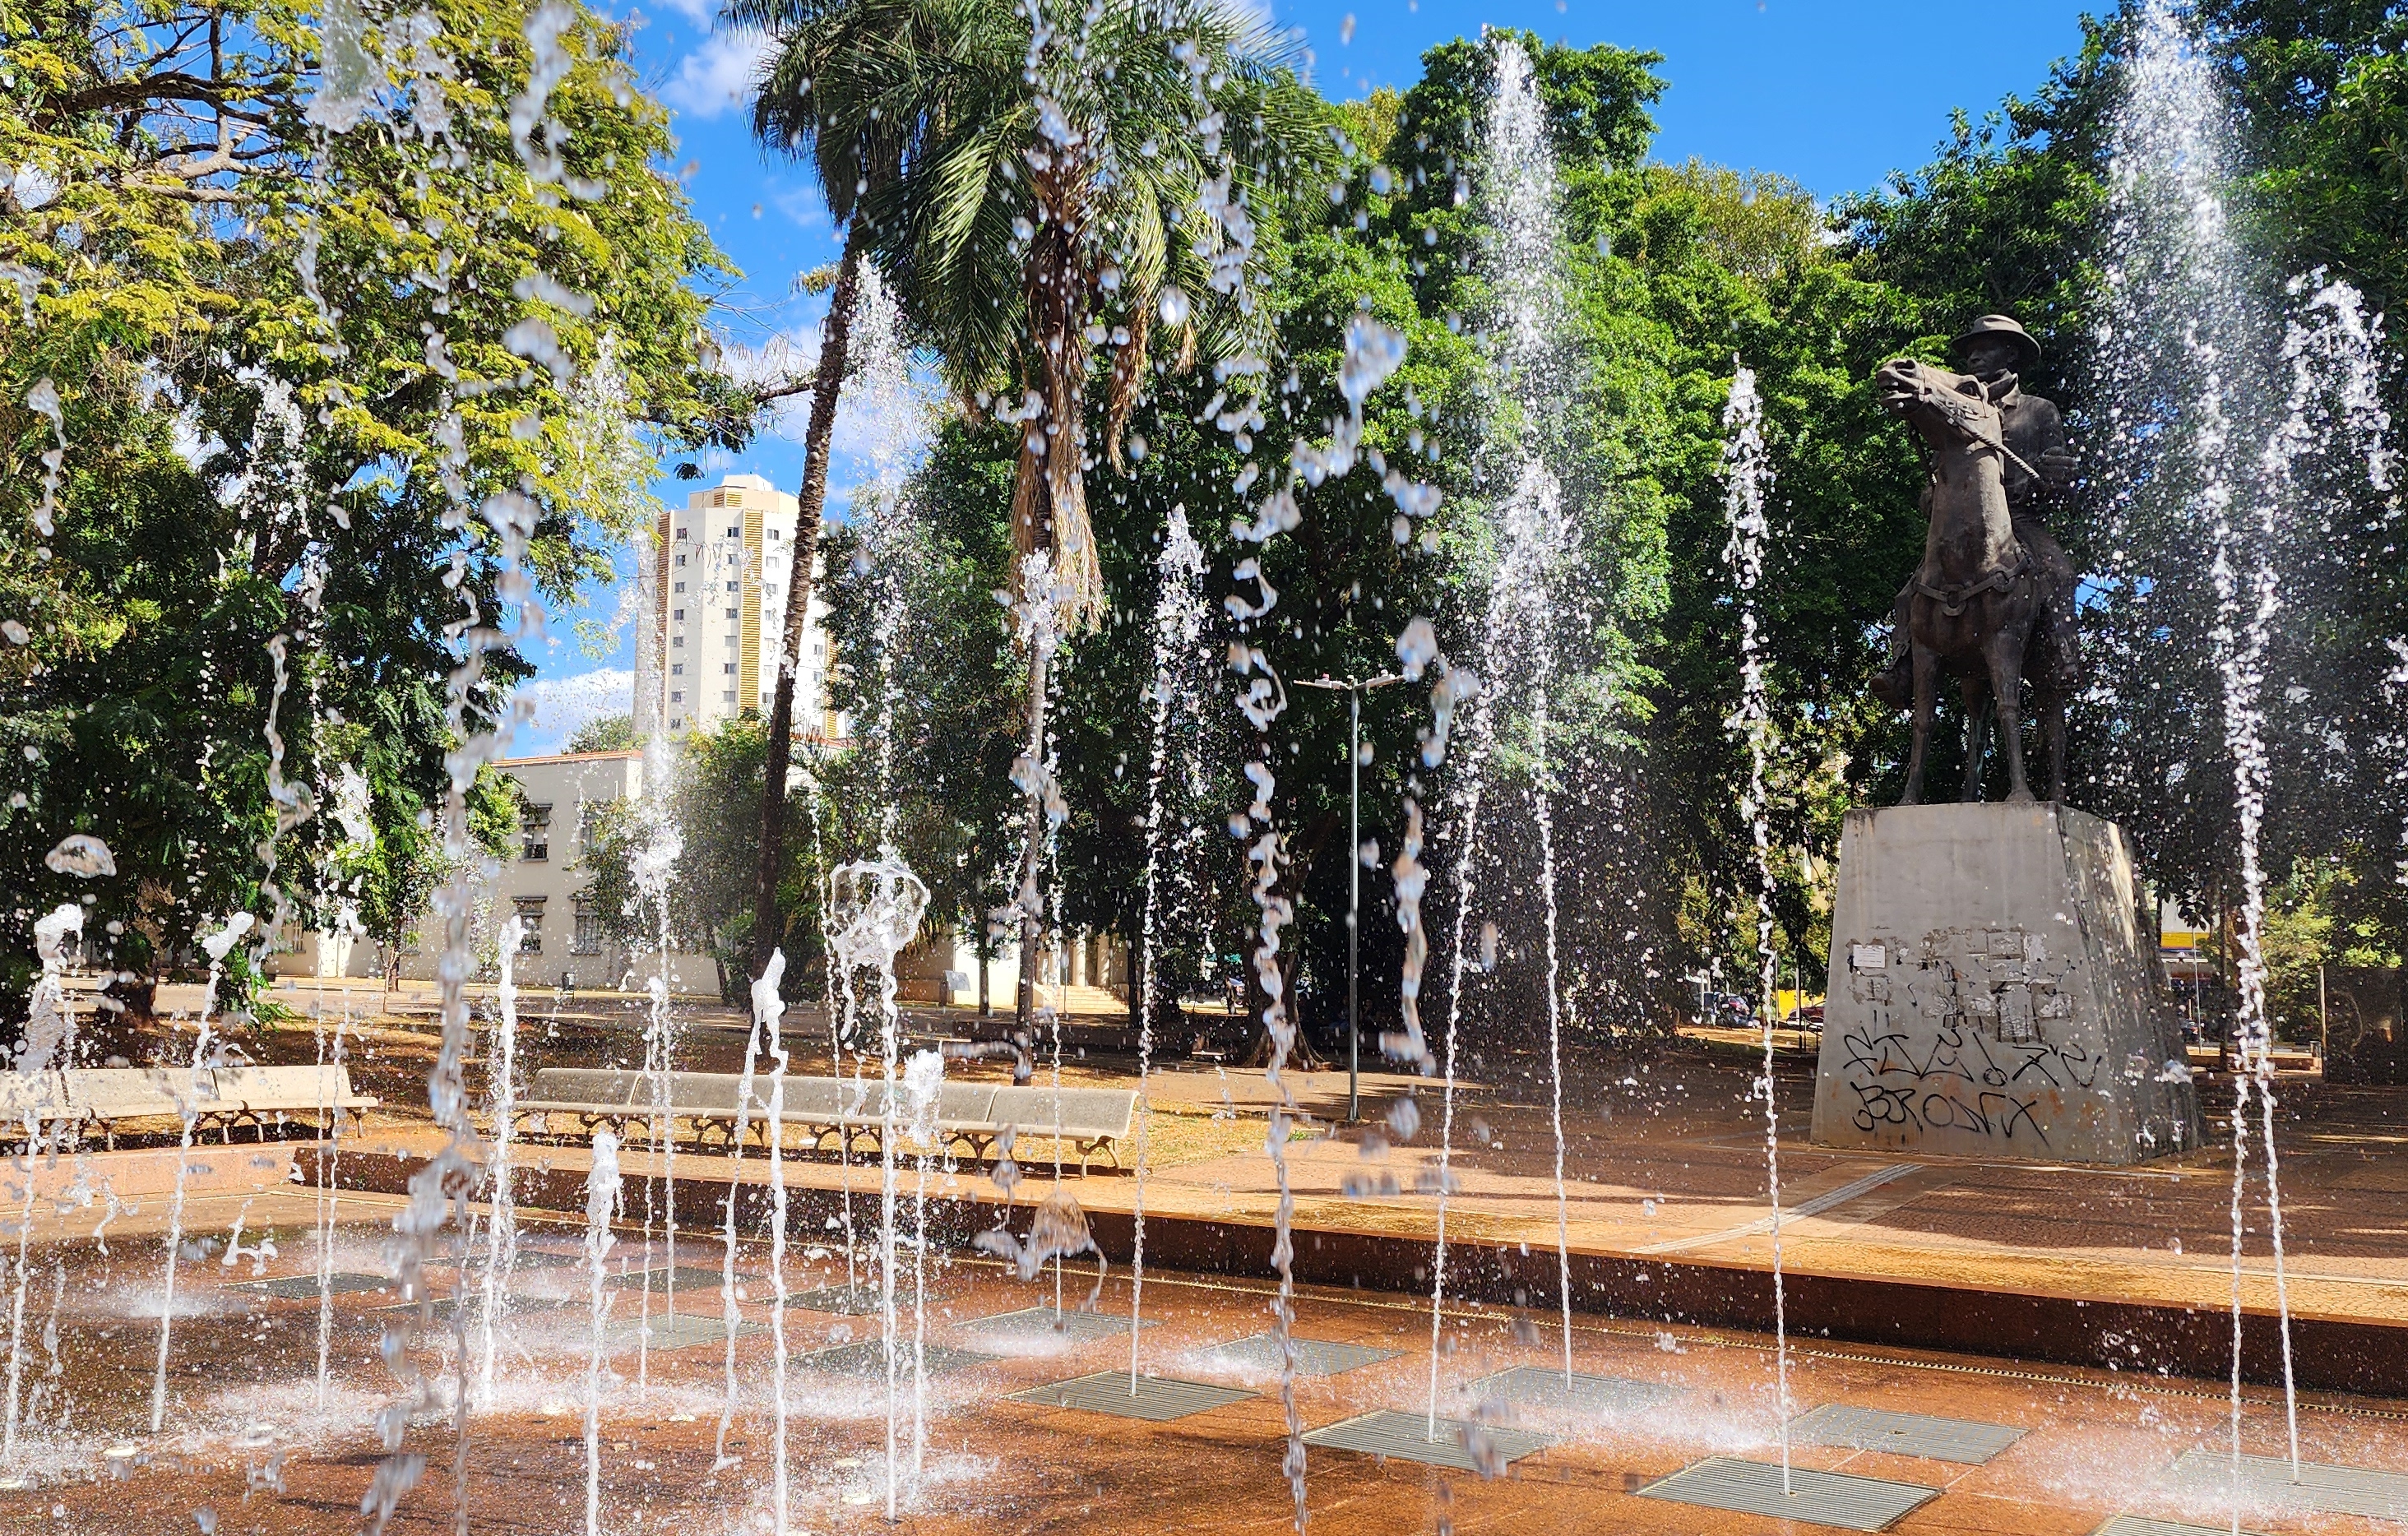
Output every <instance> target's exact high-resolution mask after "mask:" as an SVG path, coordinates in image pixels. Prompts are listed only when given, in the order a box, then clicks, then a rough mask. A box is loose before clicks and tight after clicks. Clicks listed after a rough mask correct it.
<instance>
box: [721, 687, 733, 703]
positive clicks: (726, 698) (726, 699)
mask: <svg viewBox="0 0 2408 1536" xmlns="http://www.w3.org/2000/svg"><path fill="white" fill-rule="evenodd" d="M719 697H720V701H721V702H722V703H726V704H733V703H735V702H736V690H735V689H733V688H730V689H728V690H727V692H725V693H724V694H722V695H720V696H719Z"/></svg>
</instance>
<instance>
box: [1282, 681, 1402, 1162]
mask: <svg viewBox="0 0 2408 1536" xmlns="http://www.w3.org/2000/svg"><path fill="white" fill-rule="evenodd" d="M1404 681H1405V680H1404V679H1403V678H1401V677H1398V675H1397V674H1396V673H1394V672H1383V673H1381V674H1380V675H1379V676H1378V677H1372V678H1332V677H1319V678H1308V679H1301V680H1299V681H1298V682H1297V687H1299V688H1320V689H1323V690H1325V691H1326V692H1329V693H1342V694H1344V695H1345V696H1346V820H1347V826H1348V829H1349V830H1350V831H1351V832H1352V834H1353V836H1352V837H1351V838H1350V839H1349V840H1348V841H1349V846H1348V850H1347V854H1346V1123H1347V1124H1348V1125H1350V1126H1351V1125H1354V1124H1355V1123H1356V1122H1357V1121H1359V1120H1361V1119H1362V1118H1363V1044H1362V1041H1363V1035H1362V1022H1361V1015H1360V1012H1359V1011H1358V1010H1357V1008H1356V1007H1355V948H1356V945H1357V943H1358V941H1359V937H1360V934H1361V931H1362V926H1363V924H1362V916H1363V696H1364V695H1365V694H1367V693H1369V692H1370V691H1371V690H1372V689H1374V688H1384V687H1386V686H1387V685H1388V684H1389V683H1391V682H1404Z"/></svg>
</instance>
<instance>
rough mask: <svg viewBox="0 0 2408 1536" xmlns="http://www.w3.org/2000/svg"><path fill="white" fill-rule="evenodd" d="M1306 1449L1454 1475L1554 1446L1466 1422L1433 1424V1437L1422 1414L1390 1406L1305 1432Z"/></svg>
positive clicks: (1544, 1439) (1542, 1438) (1537, 1437)
mask: <svg viewBox="0 0 2408 1536" xmlns="http://www.w3.org/2000/svg"><path fill="white" fill-rule="evenodd" d="M1304 1443H1306V1444H1307V1445H1319V1446H1322V1447H1324V1448H1326V1449H1328V1450H1332V1451H1359V1452H1361V1453H1362V1454H1363V1455H1365V1456H1381V1457H1395V1458H1396V1459H1398V1460H1399V1461H1425V1462H1427V1463H1428V1464H1429V1465H1431V1466H1433V1467H1451V1468H1453V1469H1455V1471H1462V1472H1469V1471H1481V1470H1482V1467H1481V1463H1482V1461H1484V1460H1485V1461H1486V1462H1488V1464H1489V1467H1490V1468H1491V1469H1493V1468H1495V1467H1499V1466H1505V1465H1508V1464H1510V1463H1512V1462H1515V1461H1519V1460H1521V1459H1522V1458H1523V1457H1526V1456H1530V1455H1534V1454H1535V1453H1537V1452H1540V1451H1543V1450H1545V1449H1546V1448H1547V1447H1548V1446H1550V1445H1553V1444H1554V1443H1555V1437H1554V1436H1553V1435H1541V1434H1533V1433H1532V1432H1530V1431H1529V1430H1527V1429H1505V1428H1498V1427H1497V1426H1495V1425H1480V1424H1468V1423H1466V1422H1464V1421H1463V1420H1462V1419H1455V1418H1442V1419H1441V1420H1439V1421H1438V1433H1437V1434H1436V1435H1435V1436H1432V1434H1431V1433H1430V1421H1429V1416H1428V1415H1427V1414H1400V1413H1398V1412H1397V1411H1396V1410H1395V1409H1392V1408H1383V1409H1381V1410H1380V1411H1379V1412H1378V1413H1375V1414H1359V1415H1357V1416H1356V1417H1354V1418H1350V1419H1341V1420H1340V1421H1339V1422H1338V1423H1336V1424H1332V1425H1329V1426H1327V1427H1326V1428H1319V1429H1314V1430H1311V1431H1309V1432H1308V1433H1307V1434H1306V1435H1305V1437H1304ZM1475 1446H1478V1447H1482V1448H1483V1449H1484V1451H1485V1453H1486V1454H1485V1455H1484V1456H1475V1455H1474V1453H1473V1448H1474V1447H1475Z"/></svg>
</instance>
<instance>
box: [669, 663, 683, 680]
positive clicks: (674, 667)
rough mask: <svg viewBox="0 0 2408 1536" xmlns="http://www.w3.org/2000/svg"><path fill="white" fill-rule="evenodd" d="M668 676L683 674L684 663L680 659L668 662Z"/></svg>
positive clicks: (680, 675) (681, 675)
mask: <svg viewBox="0 0 2408 1536" xmlns="http://www.w3.org/2000/svg"><path fill="white" fill-rule="evenodd" d="M669 676H671V677H673V678H681V677H683V676H685V663H683V662H681V661H680V662H672V663H670V664H669Z"/></svg>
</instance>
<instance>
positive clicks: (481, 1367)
mask: <svg viewBox="0 0 2408 1536" xmlns="http://www.w3.org/2000/svg"><path fill="white" fill-rule="evenodd" d="M522 932H523V925H522V923H521V921H520V919H519V917H518V915H517V914H516V913H512V914H511V915H510V916H509V918H508V919H507V920H505V921H504V922H503V924H502V931H501V943H500V946H499V952H498V965H499V971H500V973H499V974H498V975H497V976H496V977H495V983H494V1014H495V1018H494V1044H493V1055H492V1058H491V1059H492V1066H491V1068H490V1074H491V1082H490V1084H489V1085H488V1087H487V1089H486V1101H487V1102H488V1103H489V1104H490V1105H491V1106H492V1110H491V1113H492V1117H493V1123H494V1150H493V1155H492V1156H491V1157H489V1158H488V1159H487V1161H486V1170H485V1178H486V1182H487V1184H488V1185H489V1186H490V1187H489V1190H488V1193H487V1196H486V1199H487V1202H488V1203H489V1205H490V1206H491V1208H492V1213H491V1214H490V1215H488V1216H487V1217H486V1220H485V1267H484V1273H483V1275H482V1276H481V1277H480V1282H479V1285H480V1295H479V1303H480V1304H479V1308H478V1314H477V1398H476V1400H477V1403H478V1405H479V1406H480V1407H484V1406H490V1405H491V1404H492V1402H493V1400H494V1358H495V1355H496V1353H497V1352H498V1351H499V1348H500V1339H501V1328H502V1309H503V1308H504V1307H506V1306H508V1305H509V1294H510V1273H511V1270H513V1269H514V1268H516V1266H517V1261H518V1214H517V1208H516V1205H515V1201H514V1190H513V1186H512V1182H511V1180H512V1170H511V1167H510V1143H511V1141H512V1138H513V1134H514V1132H515V1131H516V1129H517V1125H516V1122H517V1119H518V1082H517V1074H518V1039H519V989H518V983H517V980H516V978H515V977H514V976H513V975H512V970H513V967H514V962H515V959H516V956H517V955H518V948H519V940H520V936H521V934H522Z"/></svg>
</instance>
